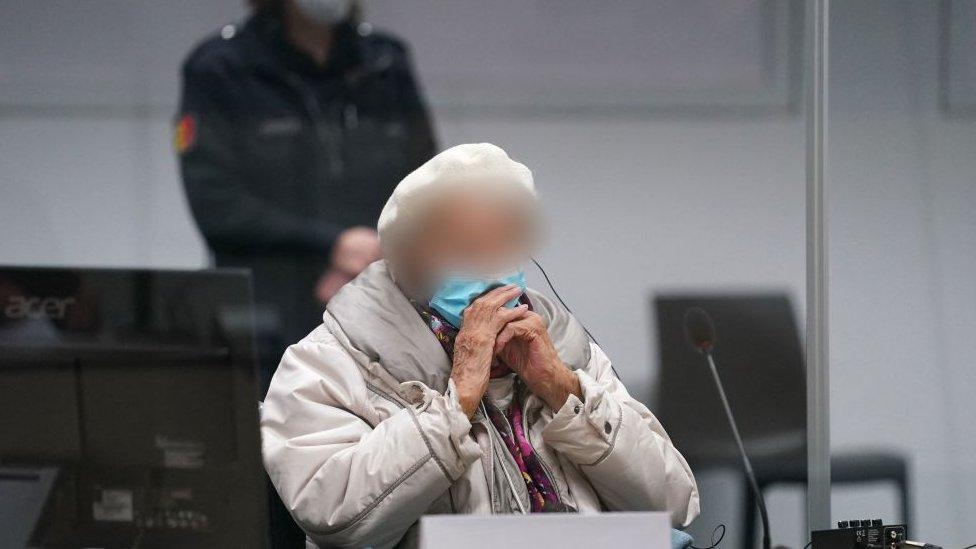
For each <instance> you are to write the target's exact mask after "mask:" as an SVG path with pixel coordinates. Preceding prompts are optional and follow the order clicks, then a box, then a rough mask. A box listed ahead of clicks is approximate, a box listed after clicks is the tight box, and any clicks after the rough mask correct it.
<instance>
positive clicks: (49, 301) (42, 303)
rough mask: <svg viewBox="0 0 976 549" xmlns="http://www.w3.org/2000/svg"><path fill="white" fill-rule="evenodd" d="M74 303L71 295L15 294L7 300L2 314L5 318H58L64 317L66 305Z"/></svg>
mask: <svg viewBox="0 0 976 549" xmlns="http://www.w3.org/2000/svg"><path fill="white" fill-rule="evenodd" d="M74 304H75V298H73V297H39V296H25V295H15V296H12V297H10V298H9V299H8V300H7V304H6V305H5V306H4V308H3V314H4V316H6V317H7V318H10V319H14V320H19V319H24V318H27V319H32V320H37V319H41V318H48V319H51V320H60V319H62V318H64V314H65V313H66V312H67V310H68V307H70V306H71V305H74Z"/></svg>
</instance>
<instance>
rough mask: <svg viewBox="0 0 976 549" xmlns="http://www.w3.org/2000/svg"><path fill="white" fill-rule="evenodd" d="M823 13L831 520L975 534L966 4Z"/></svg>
mask: <svg viewBox="0 0 976 549" xmlns="http://www.w3.org/2000/svg"><path fill="white" fill-rule="evenodd" d="M831 11H832V13H831V22H830V26H831V30H830V56H831V74H830V77H831V80H830V111H829V117H830V119H829V125H830V134H829V151H828V159H829V160H828V171H827V186H828V191H829V192H828V194H829V207H828V212H829V234H830V248H829V252H830V278H829V286H830V302H831V305H830V349H831V372H830V376H831V401H830V402H831V409H830V416H831V446H832V450H833V460H832V461H833V475H834V479H835V481H834V483H833V490H832V493H833V498H832V499H833V506H832V507H833V509H832V515H833V519H834V520H835V521H839V520H848V519H865V518H882V519H884V520H885V522H886V523H901V522H907V523H908V526H909V536H910V538H911V539H916V540H924V541H926V542H930V543H934V544H936V545H940V546H943V547H963V546H966V545H969V544H971V543H974V542H976V537H974V536H976V534H974V532H973V529H972V525H973V517H976V423H974V422H973V421H972V420H973V406H972V401H973V398H972V395H973V394H974V392H976V375H974V374H973V368H972V365H971V363H972V358H971V357H972V355H973V354H974V351H976V343H974V341H976V339H974V338H973V337H972V334H973V332H974V330H976V276H974V273H976V216H974V215H973V212H974V211H976V178H974V174H976V154H974V152H976V117H974V112H976V111H974V108H973V106H974V105H976V48H974V46H976V42H974V34H973V32H974V31H973V29H974V25H973V23H974V22H976V4H974V3H973V2H968V1H955V0H947V1H944V2H907V1H906V2H886V1H870V2H834V3H832V6H831ZM859 470H860V471H862V474H860V475H857V474H854V473H856V472H857V471H859Z"/></svg>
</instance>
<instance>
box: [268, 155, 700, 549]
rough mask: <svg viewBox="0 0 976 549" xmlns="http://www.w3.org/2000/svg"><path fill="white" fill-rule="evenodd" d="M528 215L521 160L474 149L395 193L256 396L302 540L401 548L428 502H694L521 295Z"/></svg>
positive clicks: (513, 508) (594, 375)
mask: <svg viewBox="0 0 976 549" xmlns="http://www.w3.org/2000/svg"><path fill="white" fill-rule="evenodd" d="M537 218H538V215H537V211H536V193H535V187H534V184H533V180H532V173H531V172H530V171H529V170H528V168H526V167H525V166H523V165H522V164H519V163H518V162H515V161H513V160H511V159H510V158H509V157H508V156H507V155H506V154H505V152H504V151H503V150H501V149H500V148H498V147H496V146H494V145H489V144H472V145H459V146H457V147H454V148H451V149H448V150H446V151H444V152H442V153H441V154H439V155H437V156H435V157H434V158H432V159H431V160H430V161H428V162H427V163H426V164H424V165H423V166H421V167H420V168H418V169H417V170H416V171H414V172H413V173H411V174H410V175H408V176H407V177H406V178H404V179H403V181H401V182H400V184H399V185H398V186H397V188H396V189H395V190H394V192H393V195H392V196H391V197H390V199H389V201H388V202H387V204H386V206H385V207H384V209H383V212H382V214H381V216H380V220H379V224H378V225H379V226H378V228H379V235H380V240H381V243H382V246H383V251H384V254H385V257H386V260H385V261H379V262H376V263H374V264H373V265H371V266H370V267H369V268H368V269H367V270H365V271H364V272H363V273H362V274H361V275H359V277H358V278H356V279H355V280H353V281H352V282H351V283H350V284H348V285H347V286H346V287H345V288H343V289H342V290H341V291H340V292H339V293H338V294H337V295H336V296H335V297H334V298H333V299H332V300H331V301H330V302H329V304H328V307H327V309H326V312H325V314H324V315H323V323H322V325H321V326H319V327H318V328H316V329H315V330H314V331H313V332H312V333H311V334H309V335H308V336H307V337H306V338H305V339H303V340H302V341H300V342H299V343H297V344H295V345H293V346H291V347H290V348H289V349H288V351H287V352H286V353H285V355H284V357H283V358H282V360H281V365H280V366H279V367H278V370H277V372H276V373H275V375H274V379H273V380H272V382H271V389H270V391H269V392H268V396H267V398H266V400H265V404H264V409H263V413H262V421H261V429H262V434H263V440H264V443H263V444H264V460H265V465H266V467H267V469H268V472H269V474H270V476H271V479H272V482H273V483H274V485H275V487H276V488H277V490H278V493H279V495H280V496H281V498H282V500H283V501H284V502H285V504H286V505H287V506H288V508H289V509H290V511H291V513H292V515H293V516H294V518H295V520H296V521H297V522H298V524H299V525H300V526H301V527H302V529H304V530H305V532H306V534H307V535H308V537H309V538H310V541H311V542H314V543H317V544H322V545H327V546H373V547H389V546H394V545H397V544H398V543H402V544H404V545H406V544H409V543H410V542H412V541H414V538H415V529H414V525H416V523H417V521H418V519H419V518H420V516H421V515H424V514H427V513H483V514H489V513H530V512H532V513H534V512H597V511H601V510H611V511H646V510H655V511H667V512H668V513H669V514H670V515H671V521H672V524H673V525H675V526H681V525H687V524H688V523H689V522H691V521H692V520H693V519H694V518H695V517H696V516H697V515H698V489H697V487H696V485H695V479H694V477H693V476H692V473H691V470H690V469H689V468H688V465H687V463H686V462H685V460H684V458H682V457H681V454H680V453H678V450H676V449H675V447H674V446H673V445H672V444H671V440H670V439H669V438H668V435H667V433H665V431H664V428H663V427H662V426H661V423H660V422H658V421H657V419H656V418H655V417H654V415H652V414H651V412H650V411H649V410H648V409H647V408H646V407H645V406H644V405H643V404H641V403H640V402H638V401H636V400H634V399H633V398H632V397H631V396H630V395H629V394H628V393H627V389H626V388H624V386H623V384H622V383H621V382H620V380H619V379H617V377H616V376H615V375H614V372H613V369H612V367H611V365H610V360H609V359H608V358H607V356H606V355H605V354H604V353H603V351H602V350H601V349H600V348H599V347H598V346H597V345H596V344H594V343H593V342H592V341H590V340H589V339H588V338H587V337H586V333H585V332H584V330H583V329H582V326H581V325H580V324H579V323H578V322H577V321H576V320H575V319H574V318H573V317H572V316H571V315H570V314H569V313H568V312H567V311H566V310H564V309H560V308H559V307H557V306H555V305H554V304H553V303H552V302H551V301H549V300H548V299H547V298H545V297H544V296H542V295H540V294H539V293H536V292H534V291H533V290H530V289H526V288H525V282H524V277H523V273H522V271H521V270H520V269H519V268H518V266H519V265H521V264H522V263H523V262H524V261H525V260H527V259H528V258H529V253H530V250H531V247H532V244H533V240H534V239H533V236H534V234H535V226H536V221H537Z"/></svg>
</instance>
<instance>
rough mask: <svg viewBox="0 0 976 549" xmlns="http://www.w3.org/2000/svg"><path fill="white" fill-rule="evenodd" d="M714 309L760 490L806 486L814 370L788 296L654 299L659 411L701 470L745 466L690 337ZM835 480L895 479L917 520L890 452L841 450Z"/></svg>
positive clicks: (728, 386)
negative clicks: (689, 327) (687, 328)
mask: <svg viewBox="0 0 976 549" xmlns="http://www.w3.org/2000/svg"><path fill="white" fill-rule="evenodd" d="M689 307H701V308H703V309H705V310H706V311H708V313H709V315H710V316H711V317H712V320H713V321H714V323H715V330H716V333H717V343H716V346H715V350H714V355H715V360H716V362H717V363H718V367H719V373H720V375H721V376H722V382H723V383H724V385H725V390H726V392H727V394H728V398H729V402H730V403H731V405H732V409H733V410H734V412H735V416H736V420H737V422H738V426H739V430H740V431H741V434H742V438H743V442H744V444H745V446H746V450H747V451H748V452H749V455H750V458H751V459H752V463H753V469H755V472H756V476H757V480H758V484H759V486H760V489H765V488H767V487H769V486H772V485H775V484H788V483H793V484H805V483H806V481H807V451H806V450H807V449H806V374H805V368H804V365H803V351H802V348H801V344H800V338H799V335H798V333H797V329H796V322H795V320H794V317H793V309H792V307H791V306H790V301H789V298H788V297H787V296H785V295H783V294H776V293H763V294H737V295H715V294H712V295H708V294H703V295H690V294H682V295H669V296H659V297H656V298H655V299H654V309H655V314H656V318H657V328H658V336H659V339H658V342H659V349H660V356H661V376H660V383H659V384H658V398H657V402H656V407H655V411H656V413H657V415H658V417H659V418H660V419H661V421H662V423H663V424H664V425H665V426H666V427H667V429H668V433H669V434H670V435H671V438H672V440H673V441H674V442H675V445H676V446H677V447H678V449H679V450H680V451H681V453H682V455H684V456H685V458H686V459H687V460H688V462H689V464H691V466H692V468H693V469H695V470H698V471H702V470H707V469H713V468H714V469H718V468H722V469H730V468H731V469H735V470H739V471H741V470H742V467H741V462H740V459H739V455H738V453H737V451H736V447H735V442H734V440H733V439H732V435H731V433H730V432H729V427H728V420H727V419H726V417H725V413H724V411H723V410H722V407H721V403H720V401H719V398H718V394H717V392H716V390H715V386H714V382H713V380H712V378H711V374H710V373H709V370H708V368H707V367H706V366H705V364H704V362H703V358H702V356H701V355H700V354H698V353H697V352H696V351H694V350H693V349H692V348H691V346H690V345H689V344H688V343H687V341H686V340H685V335H684V327H683V320H684V313H685V311H686V310H687V309H688V308H689ZM831 480H832V482H833V483H835V484H847V483H867V482H892V483H894V484H895V485H896V486H897V487H898V490H899V495H900V502H901V512H902V519H903V520H905V521H906V523H907V522H910V520H911V513H912V510H911V498H910V490H909V486H910V482H909V467H908V462H907V460H906V458H905V457H904V456H902V455H901V454H898V453H896V452H888V451H864V452H852V453H846V454H835V455H834V456H833V457H832V459H831ZM743 487H744V488H745V493H746V495H745V498H744V500H745V509H744V511H745V513H744V524H743V542H744V543H743V547H746V548H747V549H752V548H753V547H755V541H756V506H755V500H754V498H753V496H752V494H751V492H750V491H749V490H748V489H747V488H748V486H747V484H746V482H745V479H744V478H743Z"/></svg>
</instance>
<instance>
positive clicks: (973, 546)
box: [962, 543, 976, 549]
mask: <svg viewBox="0 0 976 549" xmlns="http://www.w3.org/2000/svg"><path fill="white" fill-rule="evenodd" d="M974 548H976V543H974V544H972V545H967V546H965V547H963V548H962V549H974Z"/></svg>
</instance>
